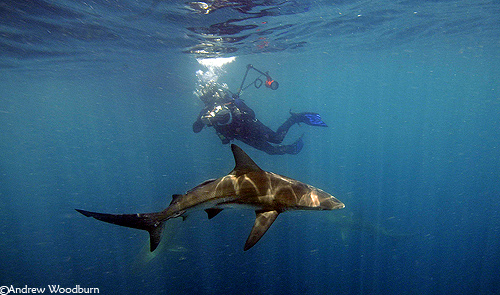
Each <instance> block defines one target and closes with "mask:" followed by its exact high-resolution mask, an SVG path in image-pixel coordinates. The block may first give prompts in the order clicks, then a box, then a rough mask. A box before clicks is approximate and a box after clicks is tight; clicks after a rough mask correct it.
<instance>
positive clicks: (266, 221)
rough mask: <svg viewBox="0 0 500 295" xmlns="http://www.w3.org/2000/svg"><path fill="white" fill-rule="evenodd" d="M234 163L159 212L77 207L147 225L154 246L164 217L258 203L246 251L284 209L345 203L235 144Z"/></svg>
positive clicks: (140, 226)
mask: <svg viewBox="0 0 500 295" xmlns="http://www.w3.org/2000/svg"><path fill="white" fill-rule="evenodd" d="M231 149H232V152H233V156H234V160H235V162H236V165H235V167H234V169H233V171H231V172H230V173H229V174H228V175H226V176H223V177H221V178H218V179H210V180H207V181H205V182H203V183H202V184H200V185H198V186H196V187H194V188H192V189H191V190H189V191H188V192H186V193H185V194H183V195H173V196H172V202H171V203H170V205H169V206H168V207H167V208H166V209H165V210H163V211H161V212H154V213H137V214H105V213H97V212H90V211H85V210H81V209H76V211H78V212H80V213H81V214H83V215H85V216H87V217H93V218H95V219H97V220H100V221H104V222H108V223H112V224H116V225H121V226H126V227H131V228H137V229H142V230H146V231H148V232H149V236H150V251H151V252H153V251H154V250H155V249H156V247H158V244H159V243H160V240H161V235H162V230H163V223H164V222H166V221H167V220H169V219H171V218H176V217H183V218H185V217H186V216H187V215H188V214H189V213H190V212H192V211H195V210H205V211H206V212H207V214H208V218H209V219H211V218H213V217H215V216H216V215H217V214H219V213H220V212H221V211H222V210H223V209H225V208H235V207H236V208H237V207H247V208H248V207H251V208H253V209H255V214H256V218H255V223H254V225H253V228H252V230H251V231H250V235H249V236H248V239H247V241H246V243H245V247H244V251H246V250H248V249H250V248H252V247H253V246H254V245H255V244H256V243H257V242H258V241H259V240H260V238H262V236H263V235H264V234H265V233H266V231H267V230H268V229H269V227H270V226H271V224H272V223H273V222H274V221H275V220H276V218H277V217H278V215H279V214H280V213H283V212H286V211H290V210H334V209H342V208H344V207H345V205H344V204H343V203H342V202H341V201H339V200H337V199H336V198H335V197H333V196H332V195H330V194H328V193H326V192H324V191H322V190H320V189H318V188H315V187H313V186H311V185H308V184H305V183H302V182H300V181H297V180H294V179H291V178H288V177H286V176H281V175H278V174H275V173H272V172H267V171H264V170H262V169H261V168H260V167H259V166H257V164H255V162H254V161H253V160H252V159H251V158H250V157H249V156H248V155H247V154H246V153H245V152H244V151H243V150H242V149H241V148H240V147H238V146H237V145H235V144H232V145H231Z"/></svg>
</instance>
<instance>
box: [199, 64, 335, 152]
mask: <svg viewBox="0 0 500 295" xmlns="http://www.w3.org/2000/svg"><path fill="white" fill-rule="evenodd" d="M248 67H249V68H248V69H250V67H251V65H249V66H248ZM251 68H252V69H255V68H253V67H251ZM248 69H247V73H248ZM257 71H258V70H257ZM259 72H260V71H259ZM260 73H261V72H260ZM262 74H264V75H266V76H267V80H266V86H267V87H269V88H271V89H273V90H275V89H277V87H278V84H277V82H276V81H274V80H272V79H271V78H270V77H269V75H268V74H267V73H262ZM245 78H246V74H245ZM244 80H245V79H243V82H244ZM257 80H258V79H256V81H257ZM254 83H255V82H254ZM242 85H243V83H242ZM241 90H242V87H240V91H239V92H238V93H237V94H234V93H231V91H229V90H228V89H227V88H226V87H225V86H224V85H221V84H218V83H215V82H209V83H207V84H206V85H204V86H203V87H201V88H200V89H198V91H197V95H198V96H199V98H200V99H201V100H202V101H203V102H204V103H205V107H204V108H203V109H202V110H201V112H200V114H199V115H198V118H197V119H196V121H195V122H194V124H193V131H194V132H195V133H199V132H200V131H201V130H202V129H203V127H205V126H208V127H213V128H214V129H215V132H216V133H217V135H218V136H219V138H220V140H221V141H222V143H223V144H228V143H229V142H230V141H232V140H235V139H237V140H240V141H242V142H244V143H246V144H248V145H250V146H252V147H254V148H256V149H259V150H262V151H264V152H266V153H268V154H270V155H283V154H293V155H295V154H297V153H299V152H300V150H301V149H302V147H303V145H304V143H303V141H302V137H300V138H299V139H297V140H296V141H295V142H294V143H292V144H290V145H281V144H280V143H281V142H282V141H283V139H284V138H285V136H286V134H287V132H288V129H290V127H292V126H293V125H294V124H298V123H305V124H308V125H312V126H320V127H327V125H326V124H325V123H324V122H323V121H322V120H321V117H320V115H319V114H317V113H312V112H303V113H292V112H290V118H288V119H287V120H286V121H285V122H284V123H283V124H282V125H281V126H280V127H279V128H278V129H277V130H276V132H274V131H273V130H271V129H270V128H269V127H267V126H265V125H264V124H263V123H262V122H260V121H259V120H258V119H257V118H256V116H255V113H254V111H253V110H252V109H251V108H250V107H248V106H247V105H246V104H245V103H244V102H243V100H242V99H241V98H240V97H239V93H240V92H241Z"/></svg>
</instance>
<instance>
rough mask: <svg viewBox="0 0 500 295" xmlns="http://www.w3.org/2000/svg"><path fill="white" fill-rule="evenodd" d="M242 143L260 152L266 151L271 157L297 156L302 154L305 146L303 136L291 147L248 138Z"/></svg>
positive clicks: (290, 145)
mask: <svg viewBox="0 0 500 295" xmlns="http://www.w3.org/2000/svg"><path fill="white" fill-rule="evenodd" d="M241 141H243V142H244V143H246V144H248V145H249V146H252V147H254V148H256V149H258V150H261V151H264V152H266V153H268V154H269V155H283V154H291V155H296V154H298V153H299V152H300V150H301V149H302V147H303V146H304V143H303V141H302V136H301V137H300V138H299V139H298V140H296V141H295V142H294V143H292V144H289V145H272V144H270V143H269V142H267V141H264V140H249V139H248V138H244V139H243V138H242V139H241Z"/></svg>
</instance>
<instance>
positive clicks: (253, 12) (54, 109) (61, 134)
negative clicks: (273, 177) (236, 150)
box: [0, 0, 500, 294]
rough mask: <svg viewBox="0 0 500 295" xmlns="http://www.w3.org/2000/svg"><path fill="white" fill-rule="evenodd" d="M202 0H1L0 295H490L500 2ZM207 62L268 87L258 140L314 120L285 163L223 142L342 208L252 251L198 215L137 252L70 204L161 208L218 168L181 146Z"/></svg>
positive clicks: (220, 161) (221, 154)
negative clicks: (62, 291)
mask: <svg viewBox="0 0 500 295" xmlns="http://www.w3.org/2000/svg"><path fill="white" fill-rule="evenodd" d="M205 4H206V5H202V3H201V2H197V3H191V5H189V3H187V2H185V1H168V2H167V1H143V2H141V1H91V2H89V1H85V2H80V1H35V0H32V1H0V24H1V25H0V89H2V91H1V93H2V94H1V95H0V201H1V202H0V288H1V289H0V292H3V293H0V294H6V293H7V292H8V290H9V288H12V287H14V288H22V287H25V286H27V287H32V288H34V287H45V288H47V286H48V285H60V286H61V287H65V288H68V287H71V288H74V287H75V286H81V287H86V288H91V287H92V288H99V291H100V294H500V283H499V282H500V281H499V280H498V278H499V277H500V38H499V36H500V3H499V2H498V1H425V2H424V1H254V2H250V1H231V2H227V1H214V2H207V3H205ZM200 5H201V6H200ZM200 7H205V9H202V8H200ZM208 57H212V58H213V57H236V58H235V60H234V61H233V62H231V63H228V64H226V65H225V66H224V67H223V68H219V69H218V70H217V71H216V73H215V74H217V77H218V79H219V82H224V83H227V84H228V87H229V88H230V89H232V90H236V89H237V88H238V87H239V86H240V83H241V79H242V77H243V74H244V72H245V69H246V65H247V64H249V63H251V64H253V65H254V66H255V67H257V68H259V69H262V70H264V71H269V73H270V74H271V75H272V76H273V78H275V79H276V80H277V81H279V83H280V87H279V89H278V90H276V91H273V90H270V89H265V88H264V87H262V88H259V89H255V88H254V87H250V88H248V89H247V90H245V91H244V92H243V94H242V98H243V99H245V102H246V103H247V104H248V105H249V106H250V107H252V108H253V109H254V110H255V112H256V113H257V116H258V117H259V119H260V120H261V121H262V122H264V123H265V124H266V125H268V126H269V127H271V128H273V129H276V128H277V127H278V126H279V125H280V124H281V123H282V122H283V121H284V120H286V119H287V117H288V110H290V109H292V110H293V111H315V112H319V113H320V114H321V116H322V118H323V119H324V121H325V122H326V123H327V124H328V125H329V127H328V128H315V127H311V126H307V125H301V126H293V127H292V129H291V131H290V132H289V134H288V136H287V137H286V139H285V142H286V143H291V142H293V141H295V139H297V138H298V137H299V136H300V135H301V134H304V143H305V145H304V148H303V150H302V151H301V152H300V153H299V154H298V155H285V156H270V155H267V154H265V153H264V152H262V151H258V150H256V149H254V148H252V147H249V146H247V145H245V144H243V143H241V142H235V143H236V144H239V145H240V146H241V147H242V148H243V149H244V150H245V151H246V152H247V153H248V154H249V155H250V156H251V157H252V158H253V159H254V161H255V162H256V163H257V164H259V165H260V166H261V167H262V168H263V169H265V170H268V171H273V172H276V173H279V174H283V175H286V176H289V177H292V178H295V179H298V180H301V181H303V182H306V183H309V184H312V185H314V186H317V187H319V188H322V189H323V190H325V191H327V192H329V193H331V194H333V195H334V196H335V197H337V198H338V199H339V200H341V201H342V202H344V203H345V205H346V208H345V209H342V210H336V211H325V212H314V211H308V212H301V211H292V212H286V213H284V214H281V215H280V216H279V218H278V219H277V220H276V222H275V223H274V224H273V225H272V227H271V228H270V230H269V231H268V232H267V233H266V234H265V236H264V237H263V238H262V240H261V241H260V242H259V243H257V245H256V246H255V247H254V248H252V249H250V250H249V251H246V252H244V251H243V245H244V242H245V240H246V238H247V235H248V233H249V231H250V229H251V226H252V225H253V220H254V216H255V214H254V212H253V211H252V210H248V209H242V210H225V211H224V212H222V213H221V214H219V215H218V216H217V217H216V218H214V219H212V220H207V218H206V214H205V213H204V212H202V211H201V212H196V213H194V214H192V215H190V216H189V218H187V219H186V221H181V220H172V221H169V222H168V224H167V228H166V229H165V237H164V239H163V241H162V243H161V246H160V249H159V250H158V251H156V252H155V255H151V254H148V251H147V247H148V235H147V233H146V232H143V231H139V230H135V229H129V228H124V227H118V226H114V225H110V224H105V223H102V222H98V221H96V220H93V219H90V218H85V217H84V216H82V215H80V214H78V213H77V212H76V211H74V208H81V209H86V210H91V211H98V212H108V213H135V212H154V211H159V210H162V209H163V208H165V207H166V206H167V205H168V203H169V202H170V200H171V195H172V194H177V193H183V192H185V191H186V190H188V189H190V188H192V187H194V186H196V185H197V184H199V183H201V182H202V181H204V180H206V179H209V178H216V177H220V176H223V175H225V174H227V173H228V172H229V171H231V170H232V168H233V166H234V162H233V159H232V155H231V152H230V149H229V146H227V145H222V144H221V143H220V140H219V138H218V137H217V136H216V135H215V132H214V131H213V130H212V129H204V130H203V131H202V132H201V133H199V134H195V133H193V132H192V123H193V122H194V120H195V119H196V116H197V115H198V112H199V110H200V109H201V108H202V107H203V104H202V102H201V101H199V99H198V98H197V97H196V96H195V95H194V91H195V89H196V85H197V84H198V83H199V82H200V81H199V80H198V79H199V76H197V75H196V72H197V71H198V70H201V71H204V72H207V71H209V69H207V68H206V67H205V66H203V65H201V64H200V63H199V62H198V59H202V58H208ZM254 78H255V77H254ZM1 286H4V287H1ZM45 293H49V290H48V289H47V290H46V292H45Z"/></svg>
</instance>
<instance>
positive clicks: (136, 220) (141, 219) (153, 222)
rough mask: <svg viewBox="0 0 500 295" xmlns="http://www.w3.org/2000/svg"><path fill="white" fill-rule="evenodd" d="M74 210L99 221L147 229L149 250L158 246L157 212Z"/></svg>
mask: <svg viewBox="0 0 500 295" xmlns="http://www.w3.org/2000/svg"><path fill="white" fill-rule="evenodd" d="M75 210H76V211H78V212H80V213H81V214H83V215H85V216H87V217H93V218H95V219H97V220H100V221H104V222H107V223H112V224H116V225H120V226H126V227H131V228H137V229H142V230H145V231H147V232H148V233H149V241H150V245H149V250H150V251H151V252H153V251H154V250H155V249H156V247H158V244H160V240H161V234H162V231H163V223H162V222H161V221H159V220H158V218H157V217H158V215H159V213H144V214H106V213H97V212H90V211H85V210H81V209H75Z"/></svg>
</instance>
